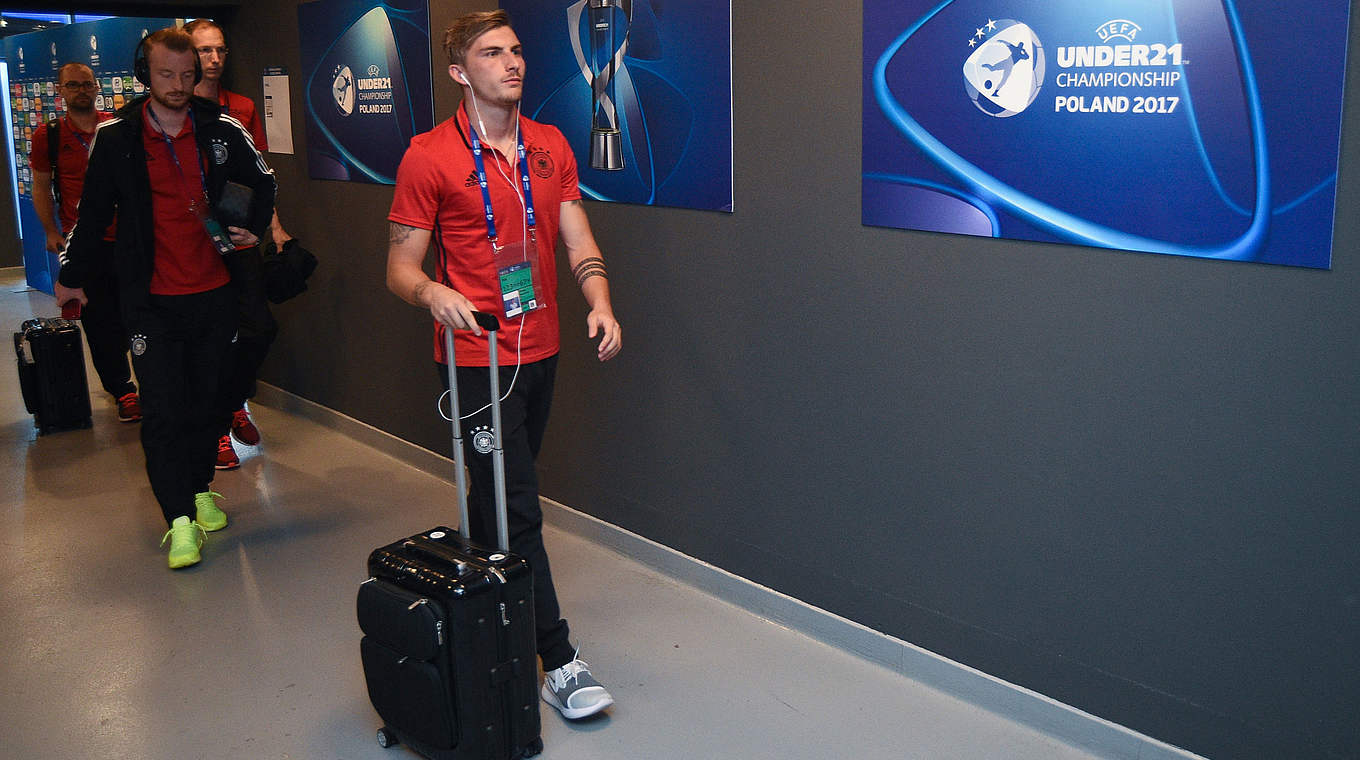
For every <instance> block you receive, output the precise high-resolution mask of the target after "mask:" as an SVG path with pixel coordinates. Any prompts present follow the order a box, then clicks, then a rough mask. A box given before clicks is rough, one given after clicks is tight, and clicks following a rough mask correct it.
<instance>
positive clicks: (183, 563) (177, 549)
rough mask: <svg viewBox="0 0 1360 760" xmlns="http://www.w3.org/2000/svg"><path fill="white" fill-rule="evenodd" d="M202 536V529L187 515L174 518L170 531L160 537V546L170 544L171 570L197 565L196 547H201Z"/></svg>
mask: <svg viewBox="0 0 1360 760" xmlns="http://www.w3.org/2000/svg"><path fill="white" fill-rule="evenodd" d="M203 536H204V533H203V527H202V526H200V525H199V524H198V523H196V522H194V521H192V520H190V519H189V517H188V516H187V515H180V516H179V517H176V518H175V522H174V523H172V524H171V525H170V530H167V531H166V532H165V535H164V536H162V537H161V546H165V542H166V541H167V540H168V541H169V542H170V557H169V560H170V569H171V570H176V569H178V568H181V567H189V566H190V565H197V564H198V561H199V555H198V547H200V546H202V545H203Z"/></svg>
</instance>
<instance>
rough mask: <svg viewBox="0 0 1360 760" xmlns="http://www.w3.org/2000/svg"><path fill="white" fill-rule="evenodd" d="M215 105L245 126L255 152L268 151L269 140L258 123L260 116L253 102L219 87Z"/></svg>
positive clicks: (262, 126)
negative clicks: (253, 142) (253, 144)
mask: <svg viewBox="0 0 1360 760" xmlns="http://www.w3.org/2000/svg"><path fill="white" fill-rule="evenodd" d="M217 104H218V105H220V106H222V113H224V114H226V115H227V116H230V117H231V118H233V119H235V120H237V121H239V122H241V123H242V124H244V125H246V130H247V131H248V132H250V139H252V140H254V141H255V149H256V150H258V151H260V152H261V153H264V152H265V151H267V150H269V140H268V139H267V138H266V137H265V136H264V125H263V124H261V123H260V114H259V112H258V111H256V110H255V101H253V100H251V99H250V98H247V97H246V96H244V95H238V94H236V93H234V92H232V91H230V90H228V89H227V88H225V87H219V88H218V89H217Z"/></svg>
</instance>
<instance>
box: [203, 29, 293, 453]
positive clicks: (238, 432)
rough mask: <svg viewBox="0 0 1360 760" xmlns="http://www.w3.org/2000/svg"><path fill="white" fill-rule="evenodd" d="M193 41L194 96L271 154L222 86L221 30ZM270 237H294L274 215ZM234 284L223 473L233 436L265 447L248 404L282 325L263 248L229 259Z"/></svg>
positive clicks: (251, 108) (251, 112)
mask: <svg viewBox="0 0 1360 760" xmlns="http://www.w3.org/2000/svg"><path fill="white" fill-rule="evenodd" d="M184 31H186V32H188V33H189V36H190V38H191V39H192V40H193V42H194V51H195V52H196V53H197V54H198V60H199V63H200V65H202V67H203V79H202V80H201V81H199V83H198V85H196V86H195V87H194V94H195V95H197V96H199V97H201V98H207V99H208V100H211V101H214V102H216V103H217V104H218V105H219V106H221V108H222V114H223V115H225V116H228V117H230V118H233V119H235V120H237V121H239V122H240V123H241V124H242V125H243V126H244V127H245V128H246V129H247V130H248V131H249V132H250V135H251V139H253V140H254V141H255V147H256V149H258V150H259V151H261V152H263V151H266V150H269V144H268V140H267V138H266V137H265V132H264V126H263V125H262V124H261V123H260V114H259V111H258V110H256V108H255V101H253V100H251V99H250V98H248V97H246V96H244V95H240V94H237V93H235V92H232V91H230V90H228V89H227V88H225V87H223V86H222V75H223V73H225V71H226V66H227V41H226V37H225V36H224V35H223V34H222V27H220V26H218V25H217V23H216V22H214V21H212V20H211V19H206V18H200V19H195V20H193V21H190V22H189V23H187V24H185V25H184ZM270 234H271V235H272V236H273V238H274V243H275V245H277V246H279V247H282V246H283V244H284V243H285V242H286V241H287V240H288V239H289V238H290V237H291V236H290V235H289V234H288V233H287V232H285V231H284V229H283V226H282V225H281V224H279V216H278V214H277V213H275V214H274V216H273V218H272V219H271V221H270ZM230 259H231V260H230V261H229V262H228V263H229V265H230V266H231V267H232V280H233V282H235V283H236V286H237V290H238V294H239V295H240V304H239V307H240V317H241V322H240V324H239V325H238V326H237V332H236V342H235V343H233V344H232V353H231V360H230V362H229V364H228V366H227V369H226V374H225V375H224V376H223V378H222V389H221V396H220V398H219V401H220V407H221V409H220V411H221V416H222V435H221V436H220V437H219V438H218V440H217V463H216V465H215V466H216V467H217V469H219V470H234V469H236V468H237V467H240V466H241V458H240V456H239V455H238V454H237V453H236V449H235V447H234V446H232V443H231V441H232V438H235V439H236V440H237V441H238V442H240V443H241V444H243V445H246V446H256V445H258V444H259V443H260V430H259V428H258V427H256V426H255V422H254V421H253V420H251V419H250V412H249V411H248V410H247V409H246V400H247V399H249V398H251V397H252V396H254V395H255V376H256V375H257V374H258V373H259V371H260V365H262V364H264V360H265V357H266V356H268V355H269V347H270V345H272V344H273V342H274V337H275V336H276V335H278V331H279V328H278V323H277V322H275V321H274V315H273V313H272V312H271V311H270V310H269V303H268V301H267V300H266V299H265V292H264V270H263V261H262V259H261V256H260V250H259V248H252V249H250V250H247V251H240V252H238V253H236V254H233V255H232V256H231V257H230Z"/></svg>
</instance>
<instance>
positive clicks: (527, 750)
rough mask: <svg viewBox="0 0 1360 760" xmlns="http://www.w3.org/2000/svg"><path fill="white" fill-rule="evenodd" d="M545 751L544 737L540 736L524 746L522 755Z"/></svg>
mask: <svg viewBox="0 0 1360 760" xmlns="http://www.w3.org/2000/svg"><path fill="white" fill-rule="evenodd" d="M542 751H543V737H541V736H540V737H538V738H537V739H534V740H533V741H531V742H529V743H528V744H527V745H526V746H525V747H524V754H523V755H521V757H533V756H535V755H537V754H538V753H540V752H542Z"/></svg>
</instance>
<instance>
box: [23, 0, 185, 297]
mask: <svg viewBox="0 0 1360 760" xmlns="http://www.w3.org/2000/svg"><path fill="white" fill-rule="evenodd" d="M174 23H175V20H174V19H170V18H117V19H104V20H102V21H89V22H85V23H81V24H71V25H69V26H60V27H55V28H52V29H47V30H44V31H41V32H30V33H28V34H20V35H15V36H13V37H6V38H4V39H0V57H3V58H4V59H5V63H6V65H7V68H8V72H9V88H8V90H7V91H6V92H5V98H4V100H5V104H6V112H7V115H8V117H9V130H8V136H9V149H10V155H12V156H13V157H14V175H13V181H14V190H15V192H16V194H17V196H18V199H19V234H20V236H21V237H22V238H23V250H24V277H25V279H26V281H27V283H28V286H29V287H31V288H34V289H36V290H41V291H43V292H45V293H51V292H52V283H53V282H55V281H56V278H57V272H58V271H59V269H60V265H59V264H58V263H57V256H56V254H54V253H51V252H49V251H48V250H47V236H46V234H45V232H44V231H43V226H42V222H40V221H39V220H38V214H37V212H36V211H35V210H34V208H33V171H32V169H31V168H30V167H29V164H28V156H29V153H30V152H31V151H32V150H33V133H34V132H35V131H37V130H39V129H46V124H47V123H48V122H49V121H53V120H55V119H58V118H61V116H63V115H64V114H65V113H66V104H65V103H64V102H63V100H62V97H61V90H60V88H59V86H58V85H59V84H60V83H59V82H58V81H57V73H58V69H60V68H61V67H62V66H63V65H65V64H67V63H83V64H85V65H86V66H89V67H90V70H91V71H93V72H94V78H95V84H96V85H97V86H98V89H97V91H96V95H95V102H94V107H95V108H96V109H97V110H100V111H116V110H118V109H119V108H122V107H123V106H124V105H125V104H126V103H128V102H130V101H132V100H133V99H135V98H138V97H141V95H142V94H143V92H144V91H145V89H146V88H145V87H144V86H143V85H142V83H141V82H138V81H137V80H135V79H133V78H132V60H133V57H134V55H135V54H136V50H137V45H138V44H139V43H140V42H141V40H142V38H143V37H145V36H146V35H147V33H148V32H152V31H155V30H157V29H161V28H163V27H167V26H173V25H174Z"/></svg>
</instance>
